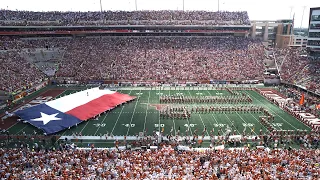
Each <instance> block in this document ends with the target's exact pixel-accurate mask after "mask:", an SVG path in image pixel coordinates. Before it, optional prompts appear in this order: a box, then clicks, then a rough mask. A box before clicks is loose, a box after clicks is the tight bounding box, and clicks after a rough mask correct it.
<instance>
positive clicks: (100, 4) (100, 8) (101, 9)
mask: <svg viewBox="0 0 320 180" xmlns="http://www.w3.org/2000/svg"><path fill="white" fill-rule="evenodd" d="M100 11H101V12H102V0H100Z"/></svg>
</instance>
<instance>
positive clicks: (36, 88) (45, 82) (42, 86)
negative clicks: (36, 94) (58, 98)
mask: <svg viewBox="0 0 320 180" xmlns="http://www.w3.org/2000/svg"><path fill="white" fill-rule="evenodd" d="M46 85H48V81H44V82H42V83H40V84H39V85H37V86H36V87H35V88H34V89H35V90H36V91H38V90H39V89H42V88H44V87H45V86H46Z"/></svg>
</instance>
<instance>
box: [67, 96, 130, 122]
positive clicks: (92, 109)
mask: <svg viewBox="0 0 320 180" xmlns="http://www.w3.org/2000/svg"><path fill="white" fill-rule="evenodd" d="M132 99H135V97H134V96H129V95H127V94H121V93H118V92H115V93H113V94H106V95H103V96H101V97H99V98H97V99H94V100H92V101H90V102H88V103H86V104H83V105H81V106H78V107H76V108H73V109H71V110H70V111H67V112H65V113H66V114H70V115H72V116H75V117H77V118H79V119H80V120H88V119H90V118H92V117H95V116H97V115H99V114H101V113H103V112H105V111H107V110H109V109H113V108H114V107H116V106H117V105H119V104H122V103H124V102H127V101H130V100H132Z"/></svg>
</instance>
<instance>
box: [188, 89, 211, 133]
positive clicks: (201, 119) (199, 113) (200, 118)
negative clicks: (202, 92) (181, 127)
mask: <svg viewBox="0 0 320 180" xmlns="http://www.w3.org/2000/svg"><path fill="white" fill-rule="evenodd" d="M198 92H199V90H198ZM188 93H189V94H190V96H191V93H190V91H189V90H188ZM198 115H199V117H200V120H201V122H202V125H203V128H204V127H206V125H204V122H203V120H202V117H201V115H200V113H198ZM206 133H207V135H208V136H210V135H209V133H208V131H206Z"/></svg>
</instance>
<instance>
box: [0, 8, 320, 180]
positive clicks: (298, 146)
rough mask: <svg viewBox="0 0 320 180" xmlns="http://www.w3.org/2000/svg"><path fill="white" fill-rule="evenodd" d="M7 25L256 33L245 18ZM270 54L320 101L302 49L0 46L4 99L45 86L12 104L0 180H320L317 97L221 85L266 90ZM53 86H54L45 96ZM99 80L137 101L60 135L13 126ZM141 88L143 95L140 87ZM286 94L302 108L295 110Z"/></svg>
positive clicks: (8, 21)
mask: <svg viewBox="0 0 320 180" xmlns="http://www.w3.org/2000/svg"><path fill="white" fill-rule="evenodd" d="M57 19H58V20H57ZM0 25H1V26H3V27H5V26H8V27H11V28H12V27H13V26H17V27H20V26H26V27H30V26H39V27H40V26H65V27H71V26H79V25H82V26H84V27H85V26H91V25H93V26H97V25H99V26H100V25H126V26H130V25H197V26H198V25H200V26H201V25H202V26H216V25H217V26H221V25H226V26H229V25H241V26H248V25H250V21H249V17H248V14H247V12H245V11H243V12H206V11H134V12H125V11H117V12H111V11H107V12H102V13H101V12H30V11H10V10H1V11H0ZM23 29H24V28H23ZM266 50H268V51H272V52H273V56H274V57H273V58H274V59H275V60H276V61H277V63H278V64H282V69H281V71H280V75H281V78H282V80H283V81H285V82H287V83H288V84H291V86H292V84H293V85H299V86H303V87H306V88H307V89H308V90H310V91H312V92H319V91H320V85H319V84H320V83H319V82H320V79H319V77H320V76H319V69H320V68H319V66H320V64H319V62H317V61H314V60H311V59H309V58H306V57H303V56H301V54H302V53H303V51H301V50H300V49H290V48H289V49H277V48H266V47H264V46H263V45H262V42H261V41H260V40H258V39H251V38H248V37H233V36H225V37H199V36H159V37H130V36H122V37H117V36H113V37H105V36H90V37H59V38H57V37H46V38H43V37H37V36H33V37H32V38H22V37H20V36H19V37H18V36H1V37H0V62H1V63H0V74H1V77H0V90H2V91H4V92H9V93H12V94H14V93H15V92H17V91H20V90H23V91H22V92H25V93H27V91H28V90H29V89H30V88H31V87H32V88H33V87H34V86H35V85H38V84H41V85H43V86H45V87H42V86H36V88H35V89H36V91H35V92H34V93H31V92H30V96H27V97H25V98H22V99H19V100H18V101H16V102H15V103H16V104H10V105H11V106H10V108H11V109H9V110H8V111H9V112H7V113H6V114H5V116H4V117H5V118H4V117H2V122H1V125H0V127H1V133H2V134H1V136H0V138H1V139H0V146H1V147H0V157H1V158H0V178H3V179H186V180H189V179H319V178H320V166H319V162H320V153H319V139H320V138H319V131H318V130H319V129H317V128H318V127H319V124H317V123H318V120H319V119H317V118H319V116H318V115H316V113H314V114H311V113H313V112H318V110H316V109H310V108H308V107H307V105H306V104H308V105H309V103H312V104H316V105H317V104H319V98H318V97H317V96H316V95H314V96H313V95H311V93H310V94H306V95H305V96H303V97H306V103H304V105H303V106H300V105H299V104H298V102H296V101H299V100H300V99H301V97H300V96H301V92H300V91H298V90H297V89H294V88H292V87H287V86H282V87H281V88H280V92H281V93H279V92H277V90H278V89H277V88H262V87H261V86H259V85H258V86H256V85H238V84H236V85H229V84H228V85H219V83H220V82H223V83H227V82H228V83H229V82H234V81H236V82H239V83H241V82H243V83H248V82H257V81H261V80H263V77H264V74H263V73H264V61H263V60H264V59H265V58H268V57H267V56H266ZM43 60H44V61H43ZM48 79H54V80H55V81H54V82H56V83H57V84H58V85H57V86H55V85H52V86H49V85H47V82H48ZM96 80H99V81H98V82H99V85H101V83H100V82H101V81H100V80H105V81H108V82H123V85H124V86H127V87H118V85H114V84H111V85H110V84H109V85H103V86H108V88H109V89H111V90H114V91H117V92H119V93H121V94H128V95H130V96H137V97H138V98H137V99H136V100H134V101H132V102H128V103H127V104H125V105H121V106H119V107H116V108H114V109H113V110H112V111H110V112H102V113H101V112H99V113H101V114H99V115H97V116H95V117H94V118H91V119H90V120H88V121H86V122H83V123H81V124H79V125H78V124H77V125H75V126H71V125H70V126H69V125H68V126H69V127H66V128H67V129H66V130H63V131H59V132H58V133H56V134H55V135H53V136H44V135H43V131H41V130H40V129H38V128H36V127H33V126H31V125H30V124H29V123H28V120H30V119H18V118H17V117H15V116H14V114H15V112H19V110H22V109H25V108H30V107H31V108H34V107H37V106H44V105H46V104H48V103H49V102H48V101H50V102H55V100H59V99H63V97H68V96H69V95H71V96H72V94H77V93H78V92H79V91H82V90H85V89H87V88H89V87H91V86H90V85H89V84H91V83H97V81H96ZM210 80H214V81H210ZM252 80H255V81H252ZM137 81H138V82H144V83H141V84H144V85H147V87H145V86H143V87H136V86H140V85H141V84H135V83H133V82H137ZM159 81H161V82H163V83H157V82H159ZM201 81H206V82H208V83H209V82H211V83H217V84H216V85H212V84H210V85H209V84H199V83H198V82H201ZM148 82H150V83H148ZM180 82H182V83H180ZM218 82H219V83H218ZM72 83H76V85H74V84H72ZM187 83H189V85H190V86H186V84H187ZM59 84H61V85H59ZM116 84H117V83H116ZM95 86H97V85H95ZM24 90H25V91H24ZM282 93H283V94H288V95H290V94H294V95H295V96H296V97H295V98H294V99H293V100H288V99H287V98H286V97H285V96H284V95H283V94H282ZM84 96H86V94H84ZM87 96H89V94H88V95H87ZM18 98H19V97H18ZM75 101H76V100H75ZM72 102H73V101H72ZM69 103H70V102H69ZM70 104H72V103H70ZM17 114H18V113H17ZM39 114H40V113H39ZM55 114H56V113H55ZM53 115H54V114H53ZM36 119H37V118H36ZM31 120H35V119H31ZM37 120H39V119H37ZM42 121H43V120H42ZM29 122H30V121H29ZM50 123H51V122H45V121H43V122H42V124H43V125H48V126H50ZM106 144H109V145H106ZM106 146H108V147H111V148H105V147H106ZM100 147H101V148H100Z"/></svg>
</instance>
